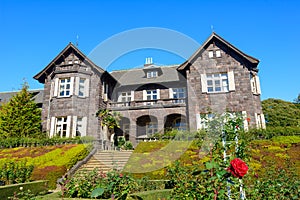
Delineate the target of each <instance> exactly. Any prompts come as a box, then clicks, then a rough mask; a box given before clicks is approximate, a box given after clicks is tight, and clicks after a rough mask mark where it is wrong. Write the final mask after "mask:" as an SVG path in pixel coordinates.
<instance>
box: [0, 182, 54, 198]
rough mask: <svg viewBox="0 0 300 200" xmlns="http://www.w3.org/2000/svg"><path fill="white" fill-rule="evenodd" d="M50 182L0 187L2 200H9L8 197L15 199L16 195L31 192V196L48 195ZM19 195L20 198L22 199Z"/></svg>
mask: <svg viewBox="0 0 300 200" xmlns="http://www.w3.org/2000/svg"><path fill="white" fill-rule="evenodd" d="M47 183H48V181H44V180H41V181H34V182H28V183H19V184H14V185H6V186H0V199H7V198H8V197H13V196H14V195H15V194H19V193H23V195H24V192H22V191H25V192H28V190H30V193H31V194H34V195H37V194H40V193H46V192H47V191H48V186H47ZM21 196H22V194H19V195H18V197H21Z"/></svg>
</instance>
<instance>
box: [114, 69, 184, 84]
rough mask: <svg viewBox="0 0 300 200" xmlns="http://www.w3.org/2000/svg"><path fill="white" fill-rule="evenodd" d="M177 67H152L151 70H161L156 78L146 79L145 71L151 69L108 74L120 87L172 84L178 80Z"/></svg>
mask: <svg viewBox="0 0 300 200" xmlns="http://www.w3.org/2000/svg"><path fill="white" fill-rule="evenodd" d="M178 66H179V65H171V66H153V68H152V69H159V70H161V75H159V76H157V77H156V78H147V77H146V74H145V70H149V69H151V68H149V67H147V68H136V69H129V70H119V71H112V72H111V73H110V74H111V75H112V76H113V77H114V78H115V79H116V80H118V82H119V84H120V85H123V86H125V85H137V84H148V83H162V82H173V81H179V80H180V74H179V73H178V71H177V70H176V69H177V68H178Z"/></svg>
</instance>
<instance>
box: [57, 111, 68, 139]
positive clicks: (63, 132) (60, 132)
mask: <svg viewBox="0 0 300 200" xmlns="http://www.w3.org/2000/svg"><path fill="white" fill-rule="evenodd" d="M55 120H56V123H55V130H54V133H55V135H57V136H59V137H67V134H68V133H67V131H68V117H66V116H64V117H56V119H55ZM64 128H65V129H64Z"/></svg>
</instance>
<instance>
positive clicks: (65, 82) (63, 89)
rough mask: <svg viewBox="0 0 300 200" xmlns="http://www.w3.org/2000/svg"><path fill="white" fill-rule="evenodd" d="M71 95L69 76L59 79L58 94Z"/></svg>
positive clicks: (61, 95) (62, 95)
mask: <svg viewBox="0 0 300 200" xmlns="http://www.w3.org/2000/svg"><path fill="white" fill-rule="evenodd" d="M70 95H71V78H62V79H59V96H60V97H68V96H70Z"/></svg>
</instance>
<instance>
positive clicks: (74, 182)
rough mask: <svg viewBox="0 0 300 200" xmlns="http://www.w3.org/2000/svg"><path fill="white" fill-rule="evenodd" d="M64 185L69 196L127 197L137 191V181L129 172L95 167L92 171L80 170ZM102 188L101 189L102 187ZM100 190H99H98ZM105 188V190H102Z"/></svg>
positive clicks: (65, 192)
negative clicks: (101, 169) (105, 170)
mask: <svg viewBox="0 0 300 200" xmlns="http://www.w3.org/2000/svg"><path fill="white" fill-rule="evenodd" d="M65 183H66V184H65V185H64V186H63V194H64V195H65V196H67V197H72V198H74V197H78V198H90V197H92V196H96V193H97V197H101V198H111V197H112V196H114V197H115V198H119V199H123V198H124V199H125V198H126V197H127V195H128V194H130V193H132V192H135V191H137V189H138V188H139V186H138V184H137V182H136V181H135V180H134V179H133V178H132V177H131V176H130V175H127V174H122V173H120V172H118V171H110V172H108V173H107V174H105V173H103V172H101V171H99V170H98V169H94V170H93V171H91V172H80V173H78V174H75V175H74V176H73V177H72V178H71V179H67V180H66V182H65ZM100 188H101V189H100ZM97 190H99V192H96V191H97ZM102 190H103V191H102Z"/></svg>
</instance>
